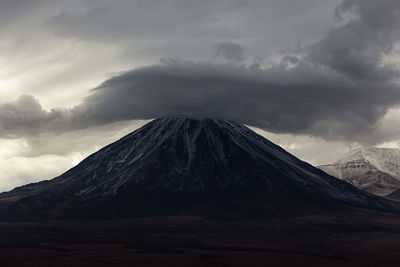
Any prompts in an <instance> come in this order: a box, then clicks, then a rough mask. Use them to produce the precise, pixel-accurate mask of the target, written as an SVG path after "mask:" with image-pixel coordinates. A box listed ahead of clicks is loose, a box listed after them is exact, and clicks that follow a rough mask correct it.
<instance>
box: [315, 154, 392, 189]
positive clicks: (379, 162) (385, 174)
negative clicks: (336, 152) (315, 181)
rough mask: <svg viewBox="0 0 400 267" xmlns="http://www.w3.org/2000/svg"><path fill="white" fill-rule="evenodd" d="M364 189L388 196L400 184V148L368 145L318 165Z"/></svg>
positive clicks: (327, 171)
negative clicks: (340, 157) (341, 157)
mask: <svg viewBox="0 0 400 267" xmlns="http://www.w3.org/2000/svg"><path fill="white" fill-rule="evenodd" d="M318 168H320V169H322V170H323V171H325V172H326V173H328V174H330V175H332V176H335V177H337V178H339V179H342V180H345V181H347V182H349V183H351V184H353V185H354V186H356V187H358V188H359V189H361V190H364V191H367V192H370V193H372V194H375V195H379V196H385V195H387V194H390V193H392V192H393V191H395V190H396V189H399V188H400V150H399V149H392V148H374V147H373V148H365V149H359V150H356V151H353V152H352V153H350V154H349V155H348V156H346V157H345V158H343V159H340V160H338V161H336V162H335V163H333V164H329V165H322V166H318Z"/></svg>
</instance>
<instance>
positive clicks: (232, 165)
mask: <svg viewBox="0 0 400 267" xmlns="http://www.w3.org/2000/svg"><path fill="white" fill-rule="evenodd" d="M244 199H245V200H244ZM250 202H251V203H250ZM289 202H290V203H292V204H290V205H289V204H283V203H289ZM305 202H308V203H313V204H310V205H312V206H313V205H315V203H314V202H317V203H320V204H321V203H332V202H333V203H337V204H339V203H348V204H351V205H356V206H363V207H373V208H378V207H379V208H382V207H387V204H385V203H384V202H383V201H382V200H380V199H378V198H374V197H373V196H371V195H369V194H366V193H363V192H361V191H359V190H357V189H356V188H354V187H353V186H351V185H349V184H348V183H346V182H342V181H340V180H338V179H336V178H333V177H331V176H329V175H327V174H325V173H324V172H322V171H320V170H319V169H316V168H314V167H312V166H311V165H309V164H307V163H305V162H303V161H300V160H299V159H297V158H296V157H294V156H292V155H291V154H289V153H287V152H286V151H285V150H283V149H282V148H280V147H279V146H277V145H275V144H273V143H272V142H270V141H268V140H267V139H265V138H264V137H262V136H260V135H258V134H256V133H255V132H253V131H252V130H250V129H249V128H247V127H246V126H245V125H243V124H241V123H237V122H232V121H224V120H214V119H187V118H160V119H155V120H153V121H151V122H149V123H148V124H146V125H144V126H143V127H142V128H140V129H138V130H136V131H134V132H132V133H131V134H128V135H127V136H125V137H123V138H121V139H120V140H118V141H116V142H115V143H113V144H110V145H108V146H106V147H104V148H103V149H101V150H99V151H98V152H96V153H94V154H92V155H91V156H89V157H88V158H86V159H85V160H83V161H82V162H81V163H80V164H78V165H77V166H75V167H74V168H72V169H71V170H69V171H67V172H66V173H64V174H62V175H60V176H59V177H56V178H54V179H52V180H49V181H43V182H40V183H35V184H29V185H26V186H22V187H19V188H16V189H14V190H12V191H10V192H6V193H2V194H0V204H1V203H2V204H3V205H5V207H6V208H5V209H8V208H10V207H12V206H13V207H15V205H17V206H18V207H20V206H22V207H23V208H22V210H19V209H11V208H10V209H9V211H10V212H12V213H15V212H17V211H20V212H23V211H26V210H30V209H29V208H26V207H24V205H28V206H29V205H34V203H42V205H45V206H47V205H54V206H55V207H57V208H56V209H61V210H67V211H68V212H70V213H76V212H78V213H79V214H87V213H88V212H89V213H90V212H93V211H94V210H96V211H97V210H99V209H100V210H104V209H108V210H111V211H112V213H115V212H117V213H118V214H125V215H130V216H134V215H139V214H143V213H145V214H150V213H151V214H158V213H160V212H161V213H163V212H167V211H169V212H190V213H195V212H196V211H198V210H199V209H200V210H203V212H204V210H208V211H210V210H213V212H215V210H216V209H217V207H220V208H221V207H222V206H223V207H225V208H226V207H229V209H230V210H235V209H246V210H247V211H249V210H252V212H256V213H257V212H261V213H262V212H263V211H262V210H263V209H265V208H266V207H269V208H268V209H269V210H270V212H271V210H275V212H281V211H282V208H283V206H285V205H289V206H292V205H300V203H303V204H304V203H305ZM21 203H24V204H23V205H22V204H21ZM44 203H45V204H44ZM49 203H51V204H49ZM67 203H68V204H67ZM71 203H73V205H74V208H73V209H72V210H71V206H70V205H71ZM238 203H240V204H238ZM221 205H222V206H221ZM235 205H241V208H238V207H234V206H235ZM260 205H261V206H260ZM250 206H253V208H251V207H250ZM256 206H257V207H259V208H257V209H255V207H256ZM62 207H63V208H62ZM78 207H79V208H78ZM106 207H108V208H106ZM287 207H288V206H285V208H283V210H286V209H287ZM225 208H223V209H225ZM48 209H50V208H48ZM87 209H89V211H88V210H87ZM50 210H51V209H50ZM83 210H84V211H83ZM0 211H1V207H0ZM247 211H246V212H247ZM65 212H66V211H64V213H65ZM0 215H1V212H0Z"/></svg>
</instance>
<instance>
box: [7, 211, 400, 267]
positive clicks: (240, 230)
mask: <svg viewBox="0 0 400 267" xmlns="http://www.w3.org/2000/svg"><path fill="white" fill-rule="evenodd" d="M0 233H1V239H0V247H1V248H0V266H400V216H398V215H395V214H393V213H385V212H376V211H368V210H364V209H349V210H343V211H342V212H341V213H340V215H339V214H338V213H336V212H334V213H323V214H312V215H305V216H298V217H294V218H271V219H262V220H251V221H248V220H229V219H226V220H215V219H210V218H206V217H201V216H171V217H146V218H132V219H120V220H93V221H44V222H43V221H42V222H2V223H0Z"/></svg>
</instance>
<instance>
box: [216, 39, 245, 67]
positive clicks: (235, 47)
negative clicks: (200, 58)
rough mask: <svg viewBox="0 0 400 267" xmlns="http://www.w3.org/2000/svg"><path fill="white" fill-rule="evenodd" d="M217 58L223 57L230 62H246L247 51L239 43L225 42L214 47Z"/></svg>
mask: <svg viewBox="0 0 400 267" xmlns="http://www.w3.org/2000/svg"><path fill="white" fill-rule="evenodd" d="M214 47H215V56H217V57H222V58H224V59H226V60H228V61H233V62H240V61H242V60H244V58H245V56H244V52H245V49H244V47H243V46H241V45H240V44H238V43H235V42H231V41H225V42H219V43H217V44H215V45H214Z"/></svg>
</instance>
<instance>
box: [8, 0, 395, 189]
mask: <svg viewBox="0 0 400 267" xmlns="http://www.w3.org/2000/svg"><path fill="white" fill-rule="evenodd" d="M0 30H1V33H2V34H1V35H0V64H1V68H0V191H2V190H8V189H11V188H12V187H14V186H18V185H22V184H25V183H27V182H32V181H38V180H43V179H49V178H52V177H54V176H56V175H58V174H61V173H62V172H64V171H65V170H67V169H69V168H70V167H72V166H74V165H75V164H77V163H78V162H79V161H80V160H82V159H83V158H84V157H86V156H88V155H89V154H90V153H93V152H95V151H96V150H98V149H100V148H101V147H102V146H104V145H106V144H108V143H110V142H112V141H115V140H117V139H118V138H120V137H122V136H123V135H124V134H127V133H129V132H130V131H132V130H134V129H136V128H137V127H139V126H141V125H143V124H144V123H146V122H147V121H148V120H150V119H152V118H155V117H160V116H189V117H195V118H201V117H212V118H218V119H229V120H236V121H240V122H243V123H246V124H247V125H250V126H252V127H255V128H254V129H257V128H258V129H257V131H258V132H259V133H261V134H263V135H264V136H266V137H267V138H269V139H271V140H272V141H274V142H276V143H277V144H279V145H281V146H283V147H284V148H285V149H287V150H288V151H290V152H292V153H293V154H295V155H296V156H298V157H299V158H301V159H303V160H305V161H308V162H310V163H311V164H314V165H318V164H326V163H331V162H333V161H335V160H336V159H338V158H340V157H342V156H343V155H345V154H347V153H348V152H349V151H350V150H351V149H354V148H357V147H368V146H381V147H399V141H400V135H399V133H400V108H399V104H400V86H399V77H400V72H399V67H398V61H399V60H400V57H399V51H400V50H399V39H400V32H399V30H400V1H398V0H380V1H376V0H343V1H341V0H296V1H293V0H279V1H278V0H254V1H252V0H248V1H246V0H221V1H215V0H213V1H211V0H210V1H208V0H205V1H191V0H190V1H189V0H181V1H179V0H176V1H172V0H159V1H153V0H151V1H150V0H143V1H139V0H138V1H135V0H118V1H115V0H1V1H0ZM260 129H262V130H260Z"/></svg>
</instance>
